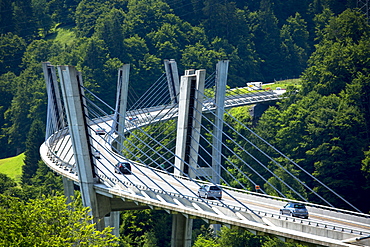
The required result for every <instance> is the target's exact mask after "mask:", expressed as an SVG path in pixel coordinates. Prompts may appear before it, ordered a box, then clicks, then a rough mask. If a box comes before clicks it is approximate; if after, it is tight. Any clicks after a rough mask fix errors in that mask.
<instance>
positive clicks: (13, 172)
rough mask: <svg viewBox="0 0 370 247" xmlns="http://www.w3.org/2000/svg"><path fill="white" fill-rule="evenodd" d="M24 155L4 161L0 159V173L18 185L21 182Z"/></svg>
mask: <svg viewBox="0 0 370 247" xmlns="http://www.w3.org/2000/svg"><path fill="white" fill-rule="evenodd" d="M23 160H24V153H22V154H20V155H18V156H14V157H10V158H5V159H0V173H3V174H5V175H7V176H8V177H10V178H12V179H14V181H15V182H17V183H18V184H19V183H20V182H21V176H22V166H23V164H24V163H23Z"/></svg>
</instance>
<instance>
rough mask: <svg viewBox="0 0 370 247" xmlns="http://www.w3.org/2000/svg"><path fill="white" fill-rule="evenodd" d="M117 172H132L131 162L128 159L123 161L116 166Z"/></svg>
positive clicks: (115, 170)
mask: <svg viewBox="0 0 370 247" xmlns="http://www.w3.org/2000/svg"><path fill="white" fill-rule="evenodd" d="M114 172H115V173H122V174H131V164H130V163H129V162H126V161H121V162H118V163H117V164H116V166H115V167H114Z"/></svg>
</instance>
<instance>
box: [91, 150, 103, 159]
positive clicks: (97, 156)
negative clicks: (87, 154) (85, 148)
mask: <svg viewBox="0 0 370 247" xmlns="http://www.w3.org/2000/svg"><path fill="white" fill-rule="evenodd" d="M92 154H93V156H94V157H95V158H96V159H100V157H101V153H100V151H99V150H94V151H93V153H92Z"/></svg>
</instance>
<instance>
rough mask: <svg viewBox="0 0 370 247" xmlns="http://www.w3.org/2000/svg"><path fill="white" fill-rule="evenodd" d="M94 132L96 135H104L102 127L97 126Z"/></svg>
mask: <svg viewBox="0 0 370 247" xmlns="http://www.w3.org/2000/svg"><path fill="white" fill-rule="evenodd" d="M95 134H97V135H105V129H103V128H97V129H96V130H95Z"/></svg>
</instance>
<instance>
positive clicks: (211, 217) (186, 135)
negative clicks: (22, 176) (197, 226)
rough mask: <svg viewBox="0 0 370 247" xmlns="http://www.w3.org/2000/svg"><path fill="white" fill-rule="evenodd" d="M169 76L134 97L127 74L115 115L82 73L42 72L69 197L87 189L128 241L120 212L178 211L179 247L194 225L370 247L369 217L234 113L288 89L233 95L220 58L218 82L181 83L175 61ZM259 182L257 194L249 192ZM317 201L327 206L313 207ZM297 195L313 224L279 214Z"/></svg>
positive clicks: (49, 144) (54, 162) (121, 77)
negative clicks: (212, 191)
mask: <svg viewBox="0 0 370 247" xmlns="http://www.w3.org/2000/svg"><path fill="white" fill-rule="evenodd" d="M165 68H166V73H165V74H163V75H162V76H161V77H159V79H158V80H157V81H155V82H154V83H153V84H152V87H151V88H150V89H149V90H148V91H147V93H145V94H143V96H141V97H140V98H138V97H136V98H135V97H134V96H135V95H134V93H132V92H133V90H132V89H130V86H129V83H128V82H129V69H130V66H129V65H128V64H127V65H124V66H123V67H122V68H121V69H119V71H118V81H117V97H116V105H115V106H114V107H111V106H109V105H107V104H106V103H105V102H104V101H103V100H101V99H99V98H98V97H97V96H96V95H95V94H94V93H93V92H91V91H90V90H88V89H87V88H85V87H84V85H83V82H82V76H81V73H80V72H78V71H77V70H76V69H75V68H74V67H72V66H53V65H51V64H49V63H44V64H43V69H44V75H45V81H46V84H47V90H48V117H47V126H46V139H45V142H44V143H43V145H42V146H41V148H40V153H41V157H42V159H43V161H44V162H45V163H46V164H47V165H48V166H49V167H50V168H51V169H53V170H54V171H55V172H57V173H59V174H61V175H62V176H63V183H64V190H65V194H66V196H68V197H69V196H72V195H73V193H74V184H77V185H79V187H80V190H81V194H82V200H83V203H84V205H85V206H89V207H90V208H91V213H92V215H93V217H94V222H95V223H96V226H97V228H98V229H102V228H104V227H105V226H107V225H110V226H113V227H115V234H117V235H118V229H119V212H120V211H124V210H133V209H147V208H151V209H161V210H165V211H167V212H168V213H171V214H173V223H172V240H171V241H172V242H171V245H172V246H190V244H191V230H192V221H193V219H194V218H200V219H203V220H205V221H207V222H209V223H211V224H223V225H226V226H230V227H241V228H245V229H248V230H249V231H251V232H254V233H256V234H261V233H262V234H267V235H275V236H279V237H280V238H281V239H294V240H297V241H302V242H306V243H312V244H314V245H318V246H358V245H368V244H369V241H368V238H369V236H370V224H369V222H370V219H369V216H370V215H368V214H363V213H361V212H359V211H358V210H357V208H355V207H354V206H353V205H351V204H350V203H349V202H347V201H346V200H345V199H344V198H342V197H340V195H338V194H337V193H336V192H335V191H333V190H331V189H330V188H329V187H327V186H326V185H325V184H323V183H322V182H321V181H319V180H317V179H316V178H315V177H313V176H312V175H310V174H309V173H308V172H307V171H305V170H303V169H302V168H301V167H299V165H298V164H296V163H295V162H294V161H292V160H290V159H289V157H288V156H286V155H284V154H282V153H281V152H280V151H279V150H277V149H276V148H274V147H273V146H271V145H270V144H269V143H267V142H266V141H265V140H263V139H262V138H260V137H259V136H258V135H257V134H256V133H254V132H253V131H252V130H251V129H250V128H248V126H246V125H245V123H242V122H241V121H239V120H237V119H236V118H235V117H233V116H232V114H230V113H229V111H228V110H225V109H227V108H233V107H236V106H243V105H253V104H258V103H264V102H271V101H276V100H279V98H280V97H282V96H281V94H280V93H279V91H261V92H254V93H253V92H251V93H246V91H245V90H241V89H227V87H226V80H227V71H228V61H220V62H219V63H218V64H217V66H216V72H215V73H212V74H211V75H210V76H209V77H208V78H206V72H205V71H204V70H187V71H185V75H183V76H181V79H180V78H179V76H178V71H177V66H176V62H175V61H173V60H171V61H165ZM244 114H246V113H244ZM224 118H228V121H224ZM247 137H248V138H247ZM277 160H278V161H279V162H278V161H277ZM282 160H284V161H282ZM123 161H125V162H129V163H130V164H131V168H132V172H131V174H122V173H120V172H117V171H116V168H115V166H116V164H117V163H119V162H123ZM283 164H290V165H283ZM290 167H294V169H296V170H301V171H300V172H302V173H305V174H306V177H307V181H301V180H300V179H299V178H298V177H297V176H296V175H295V174H294V172H293V170H292V169H291V168H290ZM276 171H279V172H276ZM281 174H284V175H281ZM308 180H310V181H308ZM205 183H212V184H218V185H219V184H221V185H222V186H221V187H222V189H223V196H222V199H221V200H218V199H216V200H209V199H206V198H200V197H199V196H198V188H199V187H200V186H201V185H203V184H205ZM260 184H261V185H263V186H261V189H260V190H259V191H258V192H252V191H250V190H248V188H251V187H252V188H253V187H255V186H259V185H260ZM308 184H318V185H320V186H321V187H322V188H324V189H326V190H327V191H328V193H331V194H332V195H333V196H336V197H338V198H339V199H340V200H342V201H343V203H346V204H347V205H348V206H349V207H351V208H352V209H353V211H350V210H342V209H338V208H335V207H334V205H331V203H330V202H328V201H327V200H326V199H325V197H323V196H321V195H319V194H317V193H316V192H315V190H314V189H312V188H311V187H309V186H308ZM262 187H263V188H262ZM279 188H280V189H279ZM281 188H283V189H281ZM269 194H270V195H269ZM271 194H273V195H276V196H271ZM308 194H309V195H310V198H312V197H315V198H316V199H315V201H318V202H319V203H320V205H319V204H314V203H310V202H309V200H308V196H307V195H308ZM289 198H295V199H296V200H297V201H302V202H304V203H305V204H306V205H307V208H308V210H309V213H310V216H309V218H308V219H300V218H295V217H291V216H288V215H281V214H280V213H279V209H280V208H281V207H282V206H284V205H285V204H286V203H287V202H288V201H294V200H292V199H289ZM215 228H217V226H215Z"/></svg>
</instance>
